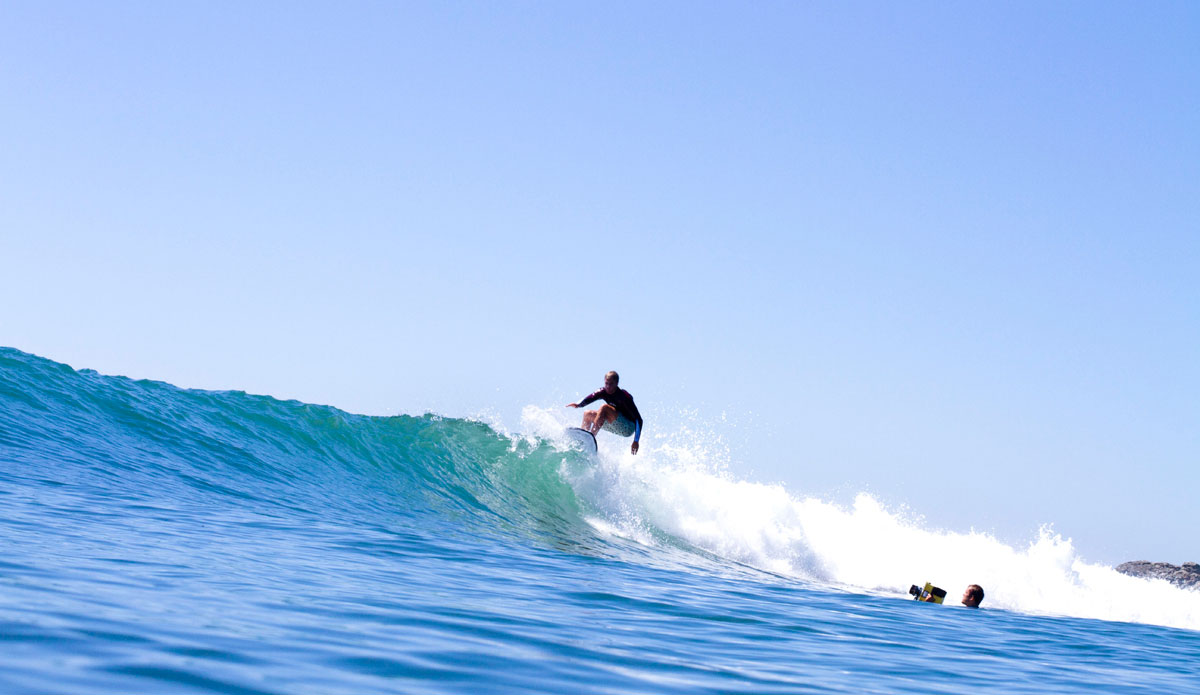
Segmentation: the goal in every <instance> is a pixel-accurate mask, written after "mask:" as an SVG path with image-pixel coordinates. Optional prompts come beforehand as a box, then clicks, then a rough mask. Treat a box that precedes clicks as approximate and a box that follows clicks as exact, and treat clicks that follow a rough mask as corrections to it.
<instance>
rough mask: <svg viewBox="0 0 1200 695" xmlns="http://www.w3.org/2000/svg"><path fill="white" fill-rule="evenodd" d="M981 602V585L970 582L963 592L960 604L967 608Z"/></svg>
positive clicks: (975, 606) (976, 605)
mask: <svg viewBox="0 0 1200 695" xmlns="http://www.w3.org/2000/svg"><path fill="white" fill-rule="evenodd" d="M981 603H983V587H982V586H979V585H978V584H972V585H971V586H968V587H967V590H966V591H964V592H963V597H962V604H963V605H964V606H966V607H967V608H978V607H979V604H981Z"/></svg>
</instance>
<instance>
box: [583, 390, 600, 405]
mask: <svg viewBox="0 0 1200 695" xmlns="http://www.w3.org/2000/svg"><path fill="white" fill-rule="evenodd" d="M598 398H600V392H599V391H595V392H593V393H592V394H590V395H589V396H588V397H587V398H584V399H583V400H582V401H579V407H580V408H582V407H583V406H585V405H587V404H588V403H592V402H594V401H595V400H596V399H598Z"/></svg>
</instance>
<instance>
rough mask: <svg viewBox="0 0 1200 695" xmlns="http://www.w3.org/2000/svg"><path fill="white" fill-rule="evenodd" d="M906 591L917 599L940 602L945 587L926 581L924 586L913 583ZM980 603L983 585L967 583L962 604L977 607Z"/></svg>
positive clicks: (944, 597) (944, 592) (942, 598)
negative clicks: (940, 587)
mask: <svg viewBox="0 0 1200 695" xmlns="http://www.w3.org/2000/svg"><path fill="white" fill-rule="evenodd" d="M908 593H910V594H912V597H913V598H914V599H916V600H917V601H924V602H926V603H942V602H943V601H945V599H946V591H945V589H939V588H937V587H936V586H934V585H933V584H931V583H928V582H926V584H925V588H921V587H919V586H917V585H916V584H913V585H912V586H910V587H909V588H908ZM981 603H983V587H982V586H979V585H978V584H971V585H969V586H968V587H967V590H966V591H964V592H963V595H962V604H963V605H964V606H966V607H967V608H979V604H981Z"/></svg>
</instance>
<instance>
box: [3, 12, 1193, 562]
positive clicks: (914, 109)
mask: <svg viewBox="0 0 1200 695" xmlns="http://www.w3.org/2000/svg"><path fill="white" fill-rule="evenodd" d="M0 94H2V95H3V96H2V99H3V101H2V104H3V106H2V108H0V261H2V262H3V268H4V272H3V273H2V274H0V291H2V292H3V296H4V298H5V301H4V302H3V303H0V344H5V345H10V346H13V347H17V348H20V349H22V350H26V351H29V352H33V353H36V354H39V355H43V356H46V357H50V358H53V359H57V360H60V361H65V362H67V363H69V364H71V365H73V366H75V367H90V368H94V369H97V370H99V371H102V372H106V373H116V374H124V375H129V376H136V377H148V378H155V379H161V380H165V381H170V382H172V383H176V384H179V385H182V386H188V387H200V388H236V389H242V390H246V391H250V392H258V393H269V394H272V395H276V396H280V397H286V398H299V399H301V400H305V401H310V402H318V403H331V404H334V405H338V406H340V407H343V408H346V409H349V410H353V411H357V412H366V413H398V412H409V413H419V412H423V411H424V410H426V409H432V410H435V411H437V412H441V413H444V414H447V415H453V416H461V415H474V414H478V413H492V414H493V415H495V416H496V417H498V418H499V419H500V420H501V421H503V422H504V423H506V424H508V425H509V426H511V427H514V428H515V427H516V426H517V423H518V422H519V414H520V411H521V408H522V407H523V406H525V405H530V404H533V405H538V406H543V407H557V406H558V405H561V404H562V403H566V402H568V401H570V400H574V399H575V398H577V397H578V396H580V395H582V394H584V393H586V392H587V391H590V390H592V389H594V388H596V387H598V386H599V385H600V381H601V377H602V375H603V373H604V372H605V371H607V370H609V369H617V370H619V371H620V372H621V373H622V376H623V383H622V385H623V386H626V387H627V388H629V390H630V391H632V392H633V393H634V394H635V395H636V397H637V399H638V402H639V404H640V405H641V406H642V408H643V411H644V412H645V413H646V414H647V415H649V416H650V422H649V423H648V434H649V435H651V436H655V435H663V434H665V433H669V432H672V431H677V430H678V429H679V427H680V426H681V425H682V424H684V423H692V424H693V425H696V426H699V427H701V428H702V429H703V430H704V431H706V432H709V433H715V434H716V435H719V436H720V437H721V438H723V439H724V441H725V442H726V443H727V444H728V445H729V449H730V455H729V461H728V464H729V467H730V470H731V472H732V473H733V474H734V475H736V476H738V477H742V478H748V479H753V480H761V481H780V482H783V483H785V484H786V485H787V487H788V488H789V489H790V490H792V491H793V492H794V493H795V494H797V495H808V494H812V495H818V496H822V497H825V498H833V499H846V500H848V499H849V498H850V496H852V494H853V493H854V492H857V491H858V490H864V489H865V490H870V491H872V492H874V493H875V494H877V495H878V496H879V497H880V498H881V499H882V500H884V501H885V502H886V503H888V504H889V505H893V506H899V505H908V506H909V507H910V508H911V510H912V511H913V512H915V513H918V514H923V515H924V516H925V517H926V519H927V523H928V524H929V525H930V526H934V527H939V528H946V529H952V530H966V529H968V528H971V527H974V528H977V529H980V530H988V531H992V532H994V533H996V534H997V535H999V536H1000V537H1001V538H1003V539H1005V540H1008V541H1010V542H1014V543H1018V544H1021V543H1024V542H1026V541H1028V540H1031V539H1032V538H1033V536H1034V534H1035V532H1036V529H1037V527H1038V526H1039V524H1042V523H1053V524H1054V526H1055V528H1056V530H1058V531H1059V532H1061V533H1063V534H1064V535H1066V536H1070V537H1072V538H1073V539H1074V540H1075V544H1076V547H1077V548H1078V549H1079V550H1080V552H1081V553H1082V554H1083V555H1084V556H1085V557H1087V558H1088V559H1091V560H1097V561H1106V562H1119V561H1122V560H1128V559H1149V560H1166V561H1172V562H1181V561H1184V560H1200V536H1197V534H1196V533H1195V529H1197V528H1200V504H1198V503H1197V500H1198V499H1200V495H1198V494H1197V493H1198V491H1200V466H1198V464H1200V4H1197V3H1194V2H1180V3H1170V2H1154V3H1135V2H1129V3H1094V2H1055V3H1040V2H1034V3H1018V2H1002V3H992V4H983V3H966V2H961V3H934V4H923V3H891V2H880V3H859V2H849V3H842V2H813V3H801V2H784V3H770V2H755V3H727V4H711V3H695V2H682V3H642V2H634V3H602V4H595V5H590V6H589V5H585V4H583V3H555V2H520V3H493V2H486V3H485V2H478V3H453V2H445V3H441V2H439V3H390V2H358V3H327V4H306V3H291V2H288V3H278V4H268V3H233V2H208V1H205V2H168V3H163V2H145V3H111V4H110V3H88V2H76V3H47V2H6V3H4V4H3V5H2V6H0ZM651 441H653V440H651Z"/></svg>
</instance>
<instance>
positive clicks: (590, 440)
mask: <svg viewBox="0 0 1200 695" xmlns="http://www.w3.org/2000/svg"><path fill="white" fill-rule="evenodd" d="M565 434H566V437H567V441H569V442H571V443H573V444H575V445H576V446H578V447H579V448H580V449H583V453H585V454H591V455H593V456H594V455H595V454H596V451H597V450H598V448H597V447H596V435H594V434H592V433H591V432H588V431H587V430H585V429H580V428H578V427H568V428H567V430H566V432H565Z"/></svg>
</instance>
